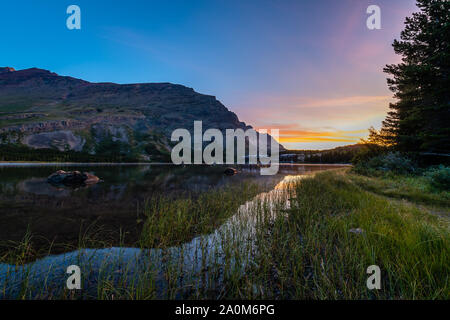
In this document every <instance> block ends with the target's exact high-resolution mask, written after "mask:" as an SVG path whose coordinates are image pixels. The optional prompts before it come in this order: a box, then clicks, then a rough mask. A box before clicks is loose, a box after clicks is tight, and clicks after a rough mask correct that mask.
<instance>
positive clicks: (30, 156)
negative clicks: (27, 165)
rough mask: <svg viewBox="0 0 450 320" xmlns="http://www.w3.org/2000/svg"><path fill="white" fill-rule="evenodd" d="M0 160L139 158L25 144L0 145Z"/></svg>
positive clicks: (69, 160)
mask: <svg viewBox="0 0 450 320" xmlns="http://www.w3.org/2000/svg"><path fill="white" fill-rule="evenodd" d="M0 161H45V162H47V161H49V162H138V161H139V159H137V158H135V157H130V156H128V155H124V154H121V153H120V152H117V153H114V152H108V153H107V154H89V153H87V152H77V151H73V150H68V151H59V150H57V149H33V148H30V147H28V146H26V145H17V144H3V145H0Z"/></svg>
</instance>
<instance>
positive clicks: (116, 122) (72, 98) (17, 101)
mask: <svg viewBox="0 0 450 320" xmlns="http://www.w3.org/2000/svg"><path fill="white" fill-rule="evenodd" d="M194 120H202V121H203V129H204V130H206V129H208V128H217V129H220V130H222V131H224V130H225V129H238V128H241V129H244V130H246V129H249V128H251V126H248V125H246V124H245V123H244V122H241V121H239V119H238V117H237V116H236V114H235V113H233V112H231V111H229V110H228V109H227V108H226V107H225V106H224V105H223V104H222V103H220V102H219V101H218V100H216V98H215V97H214V96H210V95H204V94H200V93H197V92H195V91H194V90H193V89H192V88H188V87H185V86H182V85H176V84H171V83H139V84H116V83H91V82H88V81H84V80H81V79H76V78H72V77H68V76H60V75H58V74H56V73H53V72H50V71H48V70H43V69H37V68H31V69H25V70H18V71H16V70H14V69H13V68H10V67H5V68H0V143H2V144H6V143H8V144H9V145H11V144H17V145H26V146H28V147H30V148H33V149H42V148H48V149H57V150H59V151H79V152H83V153H86V154H91V155H100V154H102V155H111V156H113V155H117V154H121V155H122V156H123V157H125V158H126V157H128V158H133V159H139V160H161V159H163V158H164V159H167V158H168V157H169V155H170V150H171V147H172V145H173V144H172V143H171V142H170V136H171V133H172V131H173V130H174V129H177V128H186V129H188V130H189V131H191V132H193V124H194ZM283 149H284V148H283V147H282V146H280V150H283ZM123 157H122V158H123Z"/></svg>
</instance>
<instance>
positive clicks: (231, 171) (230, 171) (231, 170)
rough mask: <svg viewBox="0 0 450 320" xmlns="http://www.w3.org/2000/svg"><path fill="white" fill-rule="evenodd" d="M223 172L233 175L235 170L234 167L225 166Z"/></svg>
mask: <svg viewBox="0 0 450 320" xmlns="http://www.w3.org/2000/svg"><path fill="white" fill-rule="evenodd" d="M223 173H225V174H226V175H227V176H234V175H235V174H236V173H237V170H236V169H235V168H226V169H225V171H224V172H223Z"/></svg>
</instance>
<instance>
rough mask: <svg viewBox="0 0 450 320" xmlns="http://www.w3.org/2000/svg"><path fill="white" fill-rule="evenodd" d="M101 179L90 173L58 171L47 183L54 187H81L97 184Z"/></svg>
mask: <svg viewBox="0 0 450 320" xmlns="http://www.w3.org/2000/svg"><path fill="white" fill-rule="evenodd" d="M99 181H100V179H99V177H97V176H94V175H92V174H90V173H88V172H83V173H81V172H80V171H64V170H58V171H56V172H55V173H53V174H51V175H50V176H49V177H48V178H47V182H48V183H50V184H53V185H66V186H80V185H88V184H95V183H97V182H99Z"/></svg>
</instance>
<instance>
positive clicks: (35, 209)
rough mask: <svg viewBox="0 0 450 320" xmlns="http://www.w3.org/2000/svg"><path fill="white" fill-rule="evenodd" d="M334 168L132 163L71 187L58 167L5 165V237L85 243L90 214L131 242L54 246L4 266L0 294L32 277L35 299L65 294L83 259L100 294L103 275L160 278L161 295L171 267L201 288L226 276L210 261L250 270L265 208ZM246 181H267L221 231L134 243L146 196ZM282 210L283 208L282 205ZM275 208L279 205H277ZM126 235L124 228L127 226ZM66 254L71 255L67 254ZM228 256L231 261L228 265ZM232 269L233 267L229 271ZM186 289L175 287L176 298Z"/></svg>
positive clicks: (86, 282)
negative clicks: (232, 172)
mask: <svg viewBox="0 0 450 320" xmlns="http://www.w3.org/2000/svg"><path fill="white" fill-rule="evenodd" d="M329 168H333V167H330V166H295V165H294V166H292V165H288V166H282V167H281V168H280V172H279V174H278V175H276V176H260V175H259V169H258V168H241V172H240V174H238V175H236V176H233V177H227V176H224V175H223V168H220V167H175V166H127V167H92V168H89V170H86V171H90V172H91V173H93V174H95V175H97V176H99V177H101V178H102V179H103V180H104V182H103V183H99V184H97V185H94V186H90V187H85V188H79V189H70V188H55V187H53V186H51V185H49V184H48V183H47V182H46V177H47V176H48V175H49V174H50V173H52V172H53V171H55V168H51V167H38V168H23V167H21V168H0V174H1V179H0V188H1V189H0V201H1V205H0V210H1V211H0V241H1V240H4V241H9V240H17V241H18V240H20V239H21V238H22V237H23V234H24V233H25V232H26V228H27V227H28V226H29V227H30V228H31V229H32V231H33V234H43V235H45V236H46V239H57V240H60V241H61V240H63V241H69V242H70V241H73V242H76V241H78V236H79V233H80V226H81V225H82V224H83V222H85V220H86V219H87V220H88V222H89V221H93V220H95V219H97V221H98V220H100V222H101V223H102V225H106V226H107V227H109V228H111V229H114V228H116V229H120V230H124V229H125V230H128V232H129V233H130V234H133V232H134V234H135V237H134V238H133V236H130V237H129V238H128V239H131V240H129V242H128V243H126V242H125V243H124V242H122V243H121V244H122V245H123V247H120V248H119V247H113V248H98V249H81V250H76V251H72V252H65V251H66V250H67V249H64V248H61V249H60V251H59V252H58V250H54V251H52V252H53V253H61V254H52V255H48V256H46V257H44V258H42V259H39V260H37V261H35V262H32V263H28V264H25V265H22V266H16V265H10V264H5V263H3V264H0V298H2V297H3V298H11V297H16V296H17V294H19V292H20V288H21V285H22V284H23V283H24V280H25V279H27V281H28V286H29V287H33V288H35V289H34V291H33V295H34V296H39V297H40V298H48V297H51V296H58V295H59V294H60V293H61V291H62V290H64V288H65V280H66V278H67V274H66V269H67V267H68V266H69V265H72V264H75V265H78V266H80V267H81V269H82V274H83V288H85V290H84V291H83V293H84V294H91V295H96V287H97V283H98V281H99V279H101V278H102V277H103V276H104V275H107V276H108V277H109V281H112V283H116V282H119V281H123V279H126V281H128V282H129V283H130V284H131V283H136V282H138V281H139V279H146V281H150V280H151V281H152V282H153V283H154V286H155V292H156V294H157V297H159V298H168V297H169V291H168V286H169V284H168V283H167V279H166V276H165V272H166V271H167V270H168V269H170V268H176V269H177V271H176V272H177V274H178V275H179V276H180V275H181V276H180V277H179V280H177V281H182V282H183V283H176V285H175V286H176V287H180V288H182V287H183V288H186V287H190V288H191V289H192V290H195V289H196V288H198V287H204V286H205V285H206V283H205V282H209V281H213V280H212V278H214V281H220V277H223V273H222V274H221V275H220V274H219V275H217V274H214V275H210V277H212V278H209V277H208V276H206V277H205V274H207V273H205V272H204V270H206V269H207V268H208V266H209V265H212V264H215V265H221V264H224V265H225V264H226V265H227V266H229V267H230V268H234V271H233V272H236V270H242V272H243V271H244V268H245V267H246V263H249V262H251V257H252V255H253V253H254V250H255V247H254V245H253V242H254V234H255V228H256V225H257V221H258V218H259V213H260V212H261V210H262V209H261V205H262V204H263V203H265V204H267V203H269V204H270V207H269V208H268V210H269V211H270V212H272V209H273V208H274V207H280V208H287V207H288V206H289V200H288V198H289V193H288V189H289V188H288V187H289V185H290V183H291V182H292V181H293V180H295V179H299V177H304V176H305V175H307V174H310V173H313V172H315V171H318V170H324V169H329ZM246 181H252V182H258V183H262V184H266V186H267V188H268V190H270V191H268V192H263V193H261V194H259V195H258V196H256V197H254V198H253V199H251V200H250V201H247V202H246V203H244V204H242V205H241V206H240V207H239V209H238V211H237V212H236V214H234V215H233V216H231V217H230V218H229V219H228V220H227V221H226V222H225V223H223V224H222V225H221V226H220V227H219V228H217V229H216V230H215V231H214V232H212V233H211V234H207V235H198V236H194V237H193V238H192V240H190V241H188V242H186V243H183V244H181V245H179V246H176V247H175V246H174V247H169V248H165V249H160V248H152V249H144V250H142V249H138V248H133V247H132V245H133V243H135V241H136V237H137V236H138V234H139V231H140V230H139V228H138V224H137V222H136V212H137V210H138V208H139V206H140V205H142V201H144V200H145V199H146V198H148V197H151V196H152V195H153V194H155V193H164V194H166V195H167V194H172V195H173V196H175V197H177V196H182V194H183V193H184V192H187V191H188V192H193V193H199V194H200V193H201V192H204V191H206V190H210V189H211V188H223V187H225V186H228V185H233V184H241V183H244V182H246ZM276 211H277V212H278V211H279V210H276ZM274 212H275V210H274ZM121 232H123V231H121ZM228 248H239V250H240V253H239V256H240V257H241V258H242V257H243V256H245V257H247V258H246V259H244V260H240V261H235V260H233V257H232V256H233V255H234V254H235V253H234V254H233V253H232V252H229V250H228ZM63 252H65V253H63ZM225 260H226V261H227V263H225ZM224 272H226V271H224ZM179 294H180V292H174V293H173V295H174V296H173V297H178V298H179V297H182V296H179Z"/></svg>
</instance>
